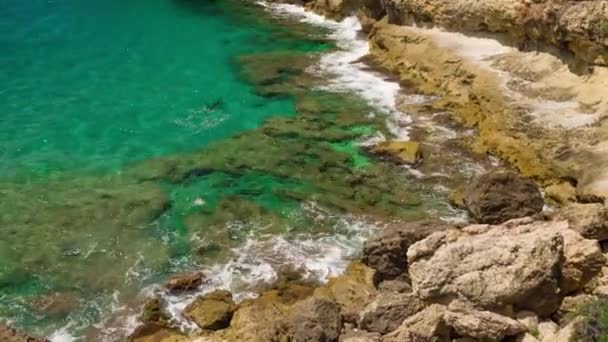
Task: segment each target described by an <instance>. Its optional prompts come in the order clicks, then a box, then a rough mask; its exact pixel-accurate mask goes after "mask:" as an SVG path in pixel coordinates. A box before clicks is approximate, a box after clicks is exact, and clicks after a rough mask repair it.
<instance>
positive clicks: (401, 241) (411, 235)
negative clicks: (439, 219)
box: [361, 222, 448, 282]
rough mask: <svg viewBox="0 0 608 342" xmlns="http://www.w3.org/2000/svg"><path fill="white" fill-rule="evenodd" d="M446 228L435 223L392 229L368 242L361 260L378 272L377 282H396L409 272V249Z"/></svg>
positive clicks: (394, 225)
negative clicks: (392, 280) (400, 276)
mask: <svg viewBox="0 0 608 342" xmlns="http://www.w3.org/2000/svg"><path fill="white" fill-rule="evenodd" d="M447 228H448V227H447V226H446V225H443V224H441V223H434V222H414V223H400V224H392V225H389V226H388V227H386V229H385V230H384V231H383V232H382V233H380V234H379V235H377V236H374V237H372V238H370V239H368V240H367V241H366V242H365V244H364V245H363V257H362V258H361V260H362V261H363V263H364V264H366V265H367V266H369V267H371V268H373V269H374V270H375V271H376V274H375V281H376V282H380V281H383V280H391V279H395V278H396V277H398V276H399V275H400V274H402V273H404V272H405V271H406V270H407V249H408V248H409V247H410V246H411V245H412V244H414V243H415V242H417V241H419V240H422V239H424V238H425V237H427V236H429V235H430V234H431V233H434V232H437V231H441V230H444V229H447Z"/></svg>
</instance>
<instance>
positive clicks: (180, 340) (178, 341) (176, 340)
mask: <svg viewBox="0 0 608 342" xmlns="http://www.w3.org/2000/svg"><path fill="white" fill-rule="evenodd" d="M128 341H129V342H189V341H192V339H190V338H189V337H188V336H186V335H184V334H182V333H180V332H179V331H177V330H174V329H170V328H166V327H162V326H158V325H155V324H145V325H143V326H140V327H138V328H137V329H135V331H134V332H133V334H131V336H129V339H128Z"/></svg>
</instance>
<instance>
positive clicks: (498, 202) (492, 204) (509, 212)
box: [464, 171, 544, 224]
mask: <svg viewBox="0 0 608 342" xmlns="http://www.w3.org/2000/svg"><path fill="white" fill-rule="evenodd" d="M464 204H465V207H466V208H467V211H468V212H469V214H470V215H471V217H472V218H473V219H474V220H475V221H477V222H479V223H491V224H499V223H503V222H506V221H508V220H510V219H514V218H520V217H525V216H531V215H534V214H536V213H538V212H540V211H541V210H542V209H543V206H544V201H543V197H542V194H541V193H540V190H539V189H538V187H537V186H536V184H535V183H534V182H533V181H531V180H529V179H526V178H523V177H521V176H519V175H518V174H517V173H515V172H509V171H494V172H490V173H487V174H484V175H482V176H480V177H478V178H476V179H474V180H473V182H472V183H471V185H470V186H468V187H467V189H466V190H465V193H464Z"/></svg>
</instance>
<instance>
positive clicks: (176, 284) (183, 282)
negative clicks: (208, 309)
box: [165, 272, 203, 293]
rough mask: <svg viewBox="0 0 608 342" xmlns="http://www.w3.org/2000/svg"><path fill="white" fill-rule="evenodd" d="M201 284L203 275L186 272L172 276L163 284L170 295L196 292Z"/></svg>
mask: <svg viewBox="0 0 608 342" xmlns="http://www.w3.org/2000/svg"><path fill="white" fill-rule="evenodd" d="M202 283H203V274H202V273H200V272H187V273H179V274H175V275H173V276H172V277H171V278H170V279H169V280H167V282H166V283H165V288H166V289H167V290H168V291H169V292H171V293H179V292H184V291H193V290H196V289H197V288H198V287H199V286H201V284H202Z"/></svg>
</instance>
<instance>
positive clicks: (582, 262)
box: [559, 226, 606, 293]
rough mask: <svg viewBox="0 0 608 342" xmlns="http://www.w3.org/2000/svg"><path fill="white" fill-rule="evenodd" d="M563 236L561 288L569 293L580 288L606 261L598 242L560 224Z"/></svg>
mask: <svg viewBox="0 0 608 342" xmlns="http://www.w3.org/2000/svg"><path fill="white" fill-rule="evenodd" d="M559 231H560V233H561V235H562V236H563V238H564V265H563V266H562V284H561V287H562V290H563V291H564V292H565V293H571V292H574V291H576V290H580V289H582V288H583V287H584V286H585V285H586V284H587V283H588V282H589V281H590V280H591V279H592V278H593V277H594V276H596V275H597V274H598V273H599V272H600V271H601V269H602V266H603V265H604V264H605V263H606V259H605V258H604V255H603V254H602V250H601V248H600V245H599V243H598V242H597V241H596V240H588V239H585V238H583V237H582V236H581V235H580V234H579V233H577V232H575V231H574V230H572V229H567V228H566V227H564V226H561V227H560V229H559Z"/></svg>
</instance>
